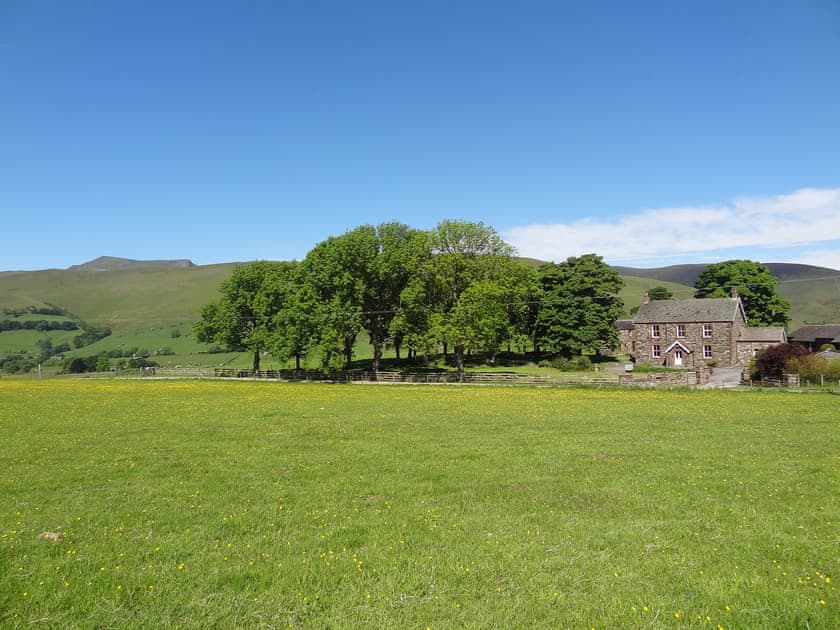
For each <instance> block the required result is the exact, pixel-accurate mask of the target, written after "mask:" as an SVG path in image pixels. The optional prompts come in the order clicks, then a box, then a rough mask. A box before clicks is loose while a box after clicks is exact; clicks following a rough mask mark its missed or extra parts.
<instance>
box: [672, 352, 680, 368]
mask: <svg viewBox="0 0 840 630" xmlns="http://www.w3.org/2000/svg"><path fill="white" fill-rule="evenodd" d="M680 366H682V350H674V367H680Z"/></svg>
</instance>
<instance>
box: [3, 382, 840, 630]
mask: <svg viewBox="0 0 840 630" xmlns="http://www.w3.org/2000/svg"><path fill="white" fill-rule="evenodd" d="M0 422H2V431H3V438H2V445H3V448H2V450H0V498H1V499H2V503H0V529H2V533H0V625H2V626H3V627H30V626H32V625H35V626H40V627H62V628H72V627H85V628H86V627H121V628H122V627H173V628H174V627H178V628H206V627H264V628H279V627H283V628H288V627H291V628H359V627H378V628H454V627H465V628H511V627H523V628H524V627H527V628H591V627H595V628H618V627H620V628H642V627H651V626H653V627H657V626H659V627H681V626H692V627H700V628H706V627H708V628H718V627H724V628H757V627H760V628H805V627H810V628H832V627H838V626H840V600H839V599H838V593H837V587H836V583H837V581H838V580H840V575H838V563H840V558H839V557H838V556H839V555H840V552H839V551H838V547H840V505H838V501H837V497H838V491H840V431H838V429H840V415H838V413H837V398H835V397H833V396H829V395H802V394H786V393H781V392H690V391H684V392H679V391H668V392H665V391H618V390H614V391H609V390H583V389H574V390H564V389H525V388H522V389H519V388H501V387H451V386H438V387H434V386H431V387H430V386H425V387H416V386H414V387H412V386H376V385H323V384H277V383H264V382H217V381H211V382H207V381H169V382H154V381H119V380H107V381H98V382H91V381H84V382H78V381H13V380H6V379H4V380H0ZM43 532H56V533H60V536H61V539H60V540H59V541H57V542H53V541H50V540H44V539H42V538H41V537H40V536H41V535H42V534H43Z"/></svg>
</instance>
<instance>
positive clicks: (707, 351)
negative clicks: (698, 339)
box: [703, 346, 712, 359]
mask: <svg viewBox="0 0 840 630" xmlns="http://www.w3.org/2000/svg"><path fill="white" fill-rule="evenodd" d="M703 358H704V359H711V358H712V346H703Z"/></svg>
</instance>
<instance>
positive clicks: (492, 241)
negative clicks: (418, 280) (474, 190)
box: [407, 221, 529, 379]
mask: <svg viewBox="0 0 840 630" xmlns="http://www.w3.org/2000/svg"><path fill="white" fill-rule="evenodd" d="M430 238H431V246H432V252H433V254H432V257H431V259H430V260H429V264H428V265H427V267H426V268H425V269H424V270H423V272H422V273H423V275H424V280H425V286H424V289H423V291H421V292H418V293H419V295H420V296H421V297H422V298H423V300H424V303H423V304H421V305H419V306H420V307H421V308H422V309H423V310H424V311H425V321H426V323H427V325H428V326H429V331H430V332H431V334H432V335H433V336H434V337H435V338H436V339H437V340H438V341H440V342H442V343H443V344H444V347H451V348H452V352H453V355H454V358H455V365H456V368H457V370H458V375H459V378H461V379H463V375H464V358H465V355H466V352H467V351H468V350H470V349H476V350H489V351H490V352H491V353H493V352H495V350H496V349H497V348H498V346H499V344H500V343H501V342H502V341H504V340H505V337H510V334H511V324H510V321H511V320H510V315H511V314H512V313H516V312H519V311H522V310H525V309H526V308H527V291H528V288H529V287H528V284H527V283H521V284H520V283H518V282H517V281H518V280H521V279H522V278H523V277H526V276H527V270H525V269H526V267H527V266H526V265H524V263H522V262H520V261H518V260H516V259H514V258H513V255H514V253H515V250H514V248H513V247H512V246H511V245H509V244H508V243H505V241H504V240H502V238H501V237H500V236H499V235H498V234H497V233H496V231H495V230H494V229H493V228H492V227H489V226H486V225H484V224H483V223H472V222H467V221H442V222H441V223H439V224H438V225H437V227H436V228H435V229H434V230H432V232H431V237H430ZM411 289H412V290H416V287H414V286H412V287H411ZM417 307H418V305H417V304H415V305H413V306H407V308H408V309H409V310H410V309H411V308H415V309H416V308H417ZM505 315H507V320H505Z"/></svg>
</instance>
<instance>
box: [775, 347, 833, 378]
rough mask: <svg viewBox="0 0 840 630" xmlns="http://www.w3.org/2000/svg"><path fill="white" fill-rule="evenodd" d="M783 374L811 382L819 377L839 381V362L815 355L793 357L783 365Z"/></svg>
mask: <svg viewBox="0 0 840 630" xmlns="http://www.w3.org/2000/svg"><path fill="white" fill-rule="evenodd" d="M785 372H787V373H788V374H798V375H799V377H800V378H802V379H806V380H808V381H811V382H816V381H819V380H820V377H821V376H822V377H824V378H829V379H840V361H830V360H828V359H824V358H823V357H821V356H819V355H816V354H809V355H806V356H802V357H795V358H793V359H791V360H790V361H788V362H787V363H786V364H785Z"/></svg>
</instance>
